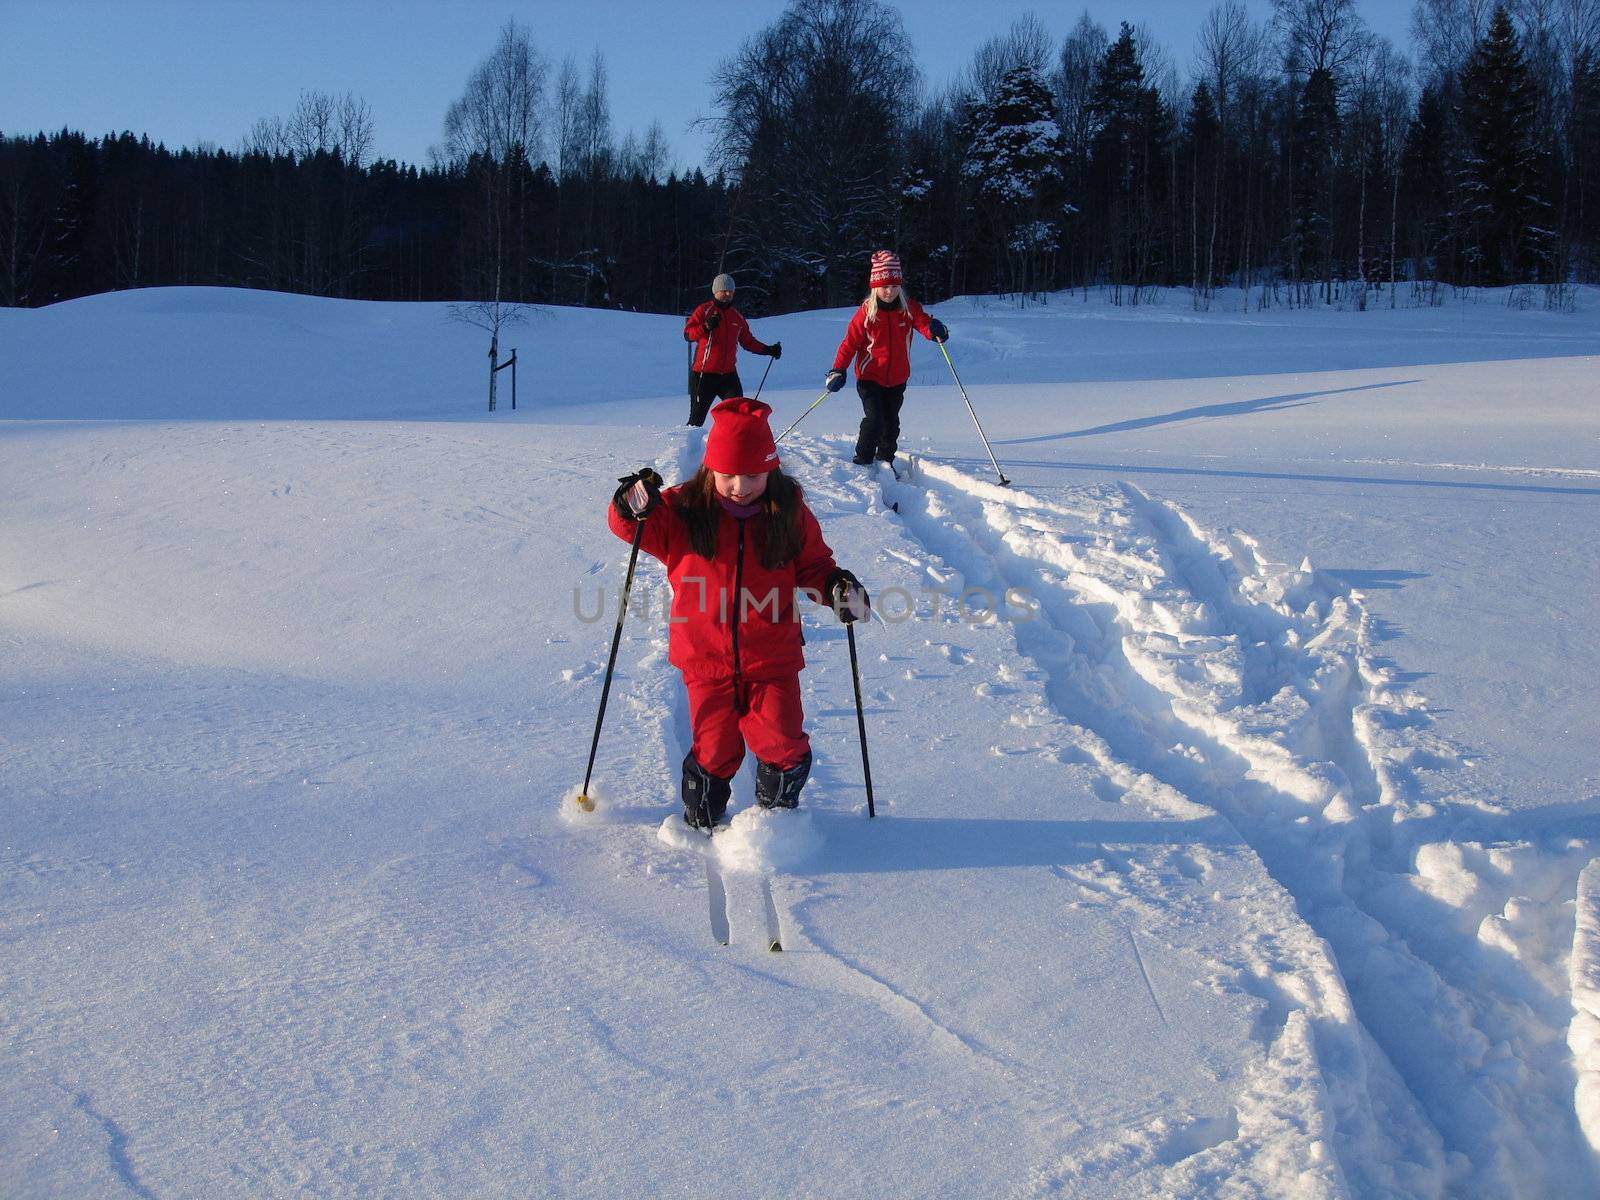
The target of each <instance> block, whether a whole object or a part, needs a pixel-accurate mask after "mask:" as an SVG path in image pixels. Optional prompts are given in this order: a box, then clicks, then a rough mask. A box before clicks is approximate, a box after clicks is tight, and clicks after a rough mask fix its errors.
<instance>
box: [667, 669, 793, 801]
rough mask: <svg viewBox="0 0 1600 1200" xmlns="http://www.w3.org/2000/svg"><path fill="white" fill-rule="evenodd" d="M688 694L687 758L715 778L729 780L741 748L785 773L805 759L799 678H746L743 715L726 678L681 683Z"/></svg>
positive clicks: (740, 756)
mask: <svg viewBox="0 0 1600 1200" xmlns="http://www.w3.org/2000/svg"><path fill="white" fill-rule="evenodd" d="M683 682H684V685H685V686H686V687H687V688H688V689H689V729H690V732H691V733H692V734H693V736H694V746H693V748H692V749H691V750H690V753H691V754H692V755H694V758H695V760H696V761H697V762H698V763H699V764H700V765H701V766H702V767H704V768H705V769H706V772H707V774H710V775H714V776H716V777H717V778H719V779H731V778H733V776H734V775H735V774H736V773H737V772H738V770H739V764H740V763H742V762H743V761H744V753H745V748H746V747H749V750H750V752H751V753H752V754H754V755H755V756H756V758H757V759H758V760H759V761H761V762H764V763H768V764H770V765H771V766H774V767H777V768H778V769H779V770H782V771H787V770H788V769H789V768H791V767H793V766H796V765H797V764H799V763H800V762H801V761H803V760H808V759H809V758H810V756H811V739H810V738H808V737H807V736H806V731H805V711H804V709H802V707H801V705H800V676H799V675H791V676H789V677H788V678H787V679H746V680H745V681H744V683H743V689H744V698H745V704H746V705H747V708H746V711H745V712H744V713H743V714H741V713H739V712H738V711H737V710H736V709H735V708H734V703H733V681H732V680H731V679H714V680H700V679H685V680H684V681H683Z"/></svg>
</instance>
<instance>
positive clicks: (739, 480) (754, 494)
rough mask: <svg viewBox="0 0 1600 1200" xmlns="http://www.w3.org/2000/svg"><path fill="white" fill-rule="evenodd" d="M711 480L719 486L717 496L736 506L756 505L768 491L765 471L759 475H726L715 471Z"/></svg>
mask: <svg viewBox="0 0 1600 1200" xmlns="http://www.w3.org/2000/svg"><path fill="white" fill-rule="evenodd" d="M711 480H712V482H713V483H715V484H716V485H717V495H719V496H721V497H722V498H723V499H724V500H731V501H733V503H735V504H754V503H755V502H756V501H757V500H759V499H760V498H761V495H762V493H763V492H765V491H766V490H767V472H765V471H763V472H761V474H759V475H724V474H723V473H722V472H721V471H713V472H711Z"/></svg>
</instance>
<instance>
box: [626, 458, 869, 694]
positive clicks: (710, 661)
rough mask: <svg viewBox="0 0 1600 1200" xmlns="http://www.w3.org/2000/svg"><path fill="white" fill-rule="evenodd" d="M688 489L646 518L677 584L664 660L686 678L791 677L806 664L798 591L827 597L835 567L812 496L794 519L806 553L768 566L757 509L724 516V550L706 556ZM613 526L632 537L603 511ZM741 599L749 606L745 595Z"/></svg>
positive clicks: (673, 492)
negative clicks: (682, 511) (690, 522)
mask: <svg viewBox="0 0 1600 1200" xmlns="http://www.w3.org/2000/svg"><path fill="white" fill-rule="evenodd" d="M682 491H683V488H682V487H681V486H679V487H674V488H668V489H667V490H666V491H664V492H662V493H661V504H660V505H659V506H658V507H657V508H656V509H655V510H654V511H653V512H651V514H650V515H649V516H648V517H646V518H645V520H644V532H643V534H642V535H641V536H640V539H639V546H640V548H641V549H642V550H644V551H645V553H647V554H650V555H653V556H654V557H656V558H659V559H660V560H661V561H662V562H663V563H665V564H666V568H667V579H668V580H669V581H670V582H671V583H672V613H671V617H670V626H669V633H668V638H667V659H668V661H669V662H671V663H672V665H673V666H675V667H677V668H678V670H680V671H682V672H683V674H684V677H685V678H687V679H696V680H708V681H725V680H733V681H735V682H738V681H741V680H745V679H767V680H771V679H784V678H787V677H788V676H791V675H794V674H796V673H798V672H799V671H800V670H801V668H803V667H804V666H805V665H806V661H805V655H804V653H802V651H801V649H800V646H801V639H800V617H799V614H798V612H797V610H796V606H795V599H796V597H795V592H796V589H805V590H806V591H807V592H809V593H811V594H812V596H813V597H814V598H820V597H822V596H823V595H824V592H825V589H826V587H827V584H828V578H829V576H831V575H832V574H833V573H834V572H835V571H836V570H838V564H837V563H835V562H834V561H833V551H832V550H830V549H829V548H828V544H827V543H826V542H824V541H823V540H822V528H821V527H820V526H819V525H818V524H817V518H816V517H815V516H813V515H812V512H811V510H810V509H809V508H807V507H806V504H805V501H804V500H802V501H801V502H800V509H799V512H798V513H797V514H796V520H797V521H798V523H799V526H800V552H799V553H798V554H797V555H795V557H794V558H792V559H790V560H789V561H788V562H787V563H785V564H784V565H783V566H781V567H777V568H774V569H768V568H766V567H763V566H762V565H761V544H762V526H763V525H764V524H765V521H766V519H767V518H764V517H762V516H760V515H757V516H753V517H750V518H748V519H746V520H742V521H741V520H740V519H738V518H737V517H735V516H733V515H731V514H730V513H726V512H723V513H720V514H719V516H718V520H717V552H716V554H715V556H713V557H712V558H709V559H708V558H702V557H700V555H698V554H696V553H695V552H694V549H693V548H692V547H691V546H690V545H689V530H688V527H687V526H686V525H685V524H684V523H683V518H682V517H681V516H680V515H679V513H678V506H679V504H680V503H681V501H680V498H679V494H680V493H681V492H682ZM606 519H607V522H608V523H609V524H610V526H611V532H612V533H614V534H616V535H617V536H618V537H619V538H621V539H622V540H623V541H625V542H632V541H633V533H634V522H633V521H630V520H626V519H624V518H623V517H622V516H620V515H619V514H618V513H617V510H616V509H615V508H614V507H612V506H609V505H608V506H607V508H606ZM741 594H742V598H743V603H742V604H740V603H739V600H740V598H741Z"/></svg>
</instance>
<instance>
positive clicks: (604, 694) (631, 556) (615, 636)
mask: <svg viewBox="0 0 1600 1200" xmlns="http://www.w3.org/2000/svg"><path fill="white" fill-rule="evenodd" d="M643 537H644V522H643V521H639V522H638V523H637V525H636V526H635V528H634V531H633V548H632V549H631V550H629V551H628V575H627V578H625V579H624V580H623V581H622V604H621V606H620V607H619V608H618V610H617V628H616V631H615V632H614V633H612V635H611V657H610V658H608V659H606V680H605V684H604V685H603V686H602V687H601V688H600V711H599V712H597V713H596V714H595V717H594V739H593V740H592V741H591V742H590V743H589V765H588V766H587V767H585V768H584V771H583V788H582V790H580V791H579V792H578V795H577V804H578V807H579V808H581V809H583V811H584V812H593V811H594V801H593V800H591V799H590V798H589V777H590V775H592V774H593V773H594V754H595V751H596V750H598V749H599V748H600V725H601V723H602V722H604V721H605V719H606V701H607V700H609V699H610V698H611V673H612V671H614V670H615V669H616V666H617V648H618V647H619V646H621V645H622V622H623V620H624V619H625V618H626V617H627V615H628V596H629V594H630V593H631V592H632V591H633V569H634V567H635V566H636V565H637V564H638V562H639V540H640V539H641V538H643Z"/></svg>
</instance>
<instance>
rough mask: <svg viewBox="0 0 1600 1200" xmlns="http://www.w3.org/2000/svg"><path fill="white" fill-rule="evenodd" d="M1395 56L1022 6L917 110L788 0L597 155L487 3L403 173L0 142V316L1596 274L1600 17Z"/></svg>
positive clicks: (1418, 286)
mask: <svg viewBox="0 0 1600 1200" xmlns="http://www.w3.org/2000/svg"><path fill="white" fill-rule="evenodd" d="M1413 45H1414V48H1415V55H1414V57H1408V56H1407V55H1405V54H1402V53H1401V52H1400V51H1399V50H1397V49H1396V48H1395V47H1394V46H1393V45H1392V44H1390V43H1389V42H1387V41H1386V40H1384V39H1383V38H1381V37H1378V36H1376V35H1374V34H1373V33H1372V32H1371V31H1370V30H1368V29H1366V28H1365V27H1364V25H1363V23H1362V22H1361V19H1360V16H1359V13H1358V12H1357V11H1356V9H1355V5H1354V0H1273V12H1272V15H1271V18H1270V19H1269V20H1266V21H1263V22H1256V21H1254V20H1253V19H1252V18H1251V17H1250V15H1249V12H1248V10H1247V9H1246V8H1245V6H1244V4H1243V2H1242V0H1219V2H1217V3H1215V4H1214V5H1213V7H1212V8H1211V9H1210V10H1209V12H1208V13H1207V14H1206V16H1205V18H1204V20H1203V22H1202V25H1201V29H1200V33H1199V37H1198V39H1197V43H1196V45H1195V46H1194V47H1193V48H1192V60H1191V63H1190V65H1189V67H1188V69H1187V70H1184V71H1180V70H1179V68H1178V67H1177V65H1176V64H1175V62H1174V60H1173V59H1172V57H1171V55H1170V53H1169V52H1168V50H1167V49H1166V48H1165V47H1164V46H1163V45H1162V44H1161V42H1160V41H1159V39H1158V38H1157V37H1155V36H1154V35H1153V34H1152V32H1151V31H1150V30H1148V29H1146V28H1143V27H1140V26H1137V25H1132V24H1127V23H1124V24H1121V25H1120V26H1119V28H1118V29H1116V30H1114V31H1113V30H1109V29H1107V28H1106V27H1104V26H1102V25H1100V24H1099V23H1097V22H1095V21H1094V20H1092V19H1091V18H1090V17H1089V16H1088V15H1087V14H1085V15H1084V16H1083V17H1081V18H1080V19H1079V20H1078V21H1077V23H1076V24H1075V25H1074V26H1073V27H1072V29H1071V30H1070V31H1069V32H1068V33H1067V34H1066V36H1065V37H1064V38H1062V39H1059V40H1058V39H1056V38H1054V37H1053V36H1052V35H1051V34H1050V33H1049V32H1048V31H1047V29H1046V28H1045V27H1044V25H1043V24H1042V23H1041V22H1040V21H1039V20H1038V19H1037V18H1034V17H1026V18H1024V19H1022V20H1021V21H1019V22H1017V23H1016V24H1014V25H1013V26H1012V27H1011V28H1010V29H1009V31H1007V32H1006V33H1004V34H1001V35H998V36H996V37H994V38H993V39H991V40H990V41H988V42H987V43H985V44H984V45H982V46H980V47H978V48H977V50H976V51H975V52H974V54H973V57H972V60H971V62H970V64H969V65H968V67H967V69H966V70H965V71H964V72H963V73H962V76H961V78H959V79H958V80H956V81H955V82H954V83H952V84H950V85H949V86H947V87H945V88H944V89H943V90H942V91H940V92H938V93H936V94H929V93H928V92H927V91H926V89H925V88H924V87H923V81H922V80H921V78H920V74H919V71H918V68H917V65H916V61H915V56H914V51H913V48H912V45H911V42H910V38H909V37H908V35H907V33H906V31H905V27H904V24H903V22H902V20H901V17H900V15H899V13H898V11H897V10H896V9H895V8H892V7H890V6H889V5H888V4H886V3H883V2H882V0H793V2H792V3H790V5H789V6H788V8H787V9H786V10H785V11H784V12H783V14H782V15H781V16H780V17H779V18H778V19H777V20H775V21H774V22H773V23H772V24H771V25H769V26H768V27H767V28H766V29H764V30H762V31H761V32H759V33H758V34H756V35H755V36H754V37H752V38H750V39H749V40H748V41H747V42H745V43H744V44H743V45H742V46H740V47H738V48H737V50H736V51H734V53H733V54H732V55H731V56H730V57H729V58H728V59H727V60H726V61H724V62H723V63H721V64H720V65H719V66H718V68H717V70H716V72H715V74H714V75H713V77H712V78H713V79H714V81H715V83H714V88H713V100H714V104H715V115H714V116H713V117H711V118H709V123H710V125H711V133H712V149H711V155H710V159H709V162H708V163H707V164H706V165H705V167H703V168H695V169H692V170H688V171H685V172H682V173H680V172H678V171H676V170H673V169H671V164H670V154H669V152H668V150H667V139H666V136H665V134H664V133H663V131H662V130H661V128H660V126H659V124H656V125H654V126H652V127H651V129H649V130H647V131H646V132H645V133H644V134H643V135H642V136H637V135H635V134H633V133H629V134H627V135H626V136H625V137H623V138H622V139H621V140H620V141H619V140H618V139H617V137H616V136H615V134H614V132H613V130H612V128H611V122H610V116H609V102H608V89H607V78H606V65H605V59H604V56H603V54H602V53H601V52H599V51H596V53H595V55H594V56H593V58H592V60H591V61H590V62H589V63H587V64H583V65H580V64H579V63H577V62H576V61H575V60H574V59H572V58H570V57H569V58H567V59H565V60H563V61H562V62H561V63H560V64H559V66H558V67H556V68H555V69H552V68H551V65H550V63H549V62H548V61H547V59H546V58H545V57H544V55H542V54H541V53H540V51H539V50H538V48H537V46H536V45H535V43H534V41H533V38H532V35H531V33H530V32H529V31H528V30H527V29H526V28H524V27H522V26H520V25H518V24H517V23H515V22H510V23H508V24H507V25H506V26H505V27H504V28H503V29H502V30H501V31H500V33H499V36H498V38H497V40H496V42H495V43H494V45H493V47H492V49H491V50H490V52H489V53H488V54H487V56H486V57H485V59H484V60H483V62H482V63H481V64H480V65H479V67H478V68H477V69H476V70H475V71H474V72H473V74H472V75H471V77H470V78H469V79H468V80H467V81H466V84H465V86H464V88H463V90H462V92H461V95H460V97H459V98H458V99H457V100H456V101H455V102H453V103H452V104H451V105H450V107H449V108H448V110H447V112H446V113H445V114H444V120H443V123H442V128H443V137H442V140H441V143H440V144H439V145H438V146H436V147H434V148H433V150H432V151H431V152H430V155H429V162H428V163H427V164H425V165H421V166H419V165H412V164H402V163H399V162H396V161H393V160H381V159H380V160H374V159H373V158H372V156H371V149H372V144H373V141H374V133H373V120H372V115H371V112H370V109H369V108H368V107H367V105H366V104H365V103H364V102H363V101H361V100H360V99H359V98H357V97H355V96H354V95H349V94H347V95H345V96H343V97H335V96H330V95H327V94H323V93H315V92H308V93H305V94H303V95H302V96H301V98H300V102H299V104H298V105H297V107H296V108H295V110H294V111H293V112H292V113H291V114H289V116H288V117H286V118H276V117H265V118H263V119H262V120H260V121H258V122H257V123H256V125H255V126H254V127H253V128H252V129H251V130H250V131H248V133H247V134H246V135H245V136H244V137H243V139H242V140H241V142H240V144H239V146H238V147H237V148H235V149H232V150H224V149H218V148H215V147H206V146H202V147H197V148H194V149H188V148H185V149H180V150H176V151H173V150H169V149H167V148H166V147H165V146H162V145H159V144H152V143H151V141H150V140H149V139H148V138H147V137H136V136H134V135H133V134H131V133H123V134H119V135H113V136H106V137H101V138H89V137H87V136H85V135H83V134H81V133H78V132H74V131H69V130H62V131H60V132H57V133H54V134H44V133H40V134H36V135H31V136H16V135H10V136H0V304H7V305H40V304H48V303H53V302H55V301H58V300H63V299H69V298H71V297H74V296H80V295H85V294H90V293H94V292H100V291H107V290H113V289H118V288H129V287H145V286H153V285H165V284H220V285H238V286H249V287H260V288H269V289H274V290H282V291H294V292H304V293H310V294H315V295H326V296H340V297H350V298H360V299H378V300H475V301H480V302H485V303H489V304H492V305H494V306H495V307H496V309H498V306H500V305H501V304H520V303H530V302H532V303H557V304H581V305H592V306H609V307H623V308H631V309H639V310H647V311H662V312H681V311H685V310H687V309H688V308H689V307H690V306H691V305H692V304H693V303H694V302H696V301H697V300H698V299H699V298H700V297H701V296H702V295H703V293H704V291H705V287H706V283H707V281H708V280H709V278H710V277H711V275H712V274H714V273H716V271H718V270H729V271H732V272H734V273H735V274H736V275H737V276H738V278H739V281H740V297H741V305H742V306H743V307H745V308H747V309H748V310H750V311H752V312H754V313H761V312H774V311H787V310H793V309H797V308H807V307H815V306H819V305H829V304H842V303H847V302H849V301H851V300H854V299H856V298H858V297H859V295H860V294H861V292H862V291H863V290H864V287H865V275H864V270H865V267H864V264H865V262H866V258H867V256H868V255H869V254H870V252H871V251H872V250H873V249H875V248H878V247H880V246H891V247H894V248H896V249H898V251H899V252H900V255H901V258H902V259H903V261H904V263H905V266H906V270H907V277H908V284H909V286H910V287H911V288H912V290H913V291H915V292H916V293H917V294H919V295H921V296H924V297H927V298H930V299H939V298H942V297H944V296H948V295H953V294H963V293H966V294H975V293H987V292H998V293H1008V294H1015V295H1020V296H1031V295H1038V294H1041V293H1044V292H1048V291H1053V290H1059V289H1075V288H1081V287H1091V286H1103V287H1106V288H1108V289H1109V290H1110V291H1111V294H1112V295H1113V297H1114V298H1116V299H1117V300H1119V301H1128V302H1138V301H1139V300H1140V299H1141V298H1142V297H1143V296H1144V295H1145V294H1146V293H1147V292H1148V291H1149V290H1150V289H1152V288H1156V287H1170V286H1181V287H1187V288H1189V289H1191V294H1192V295H1193V296H1194V299H1195V303H1196V304H1197V305H1200V306H1204V305H1207V304H1210V303H1211V302H1212V301H1213V299H1214V298H1215V297H1216V295H1217V294H1218V292H1219V290H1220V289H1222V288H1225V287H1234V288H1244V289H1246V290H1245V293H1244V294H1245V295H1246V296H1249V297H1254V301H1255V302H1256V303H1259V304H1271V303H1284V304H1313V303H1323V304H1326V303H1341V304H1348V305H1351V306H1354V307H1364V306H1367V305H1368V304H1371V303H1378V302H1381V303H1385V304H1395V303H1400V302H1428V301H1429V300H1430V299H1434V298H1436V297H1437V289H1438V287H1439V285H1441V284H1445V285H1461V286H1474V287H1476V286H1497V285H1506V284H1527V285H1535V284H1537V285H1544V288H1545V296H1546V298H1547V299H1548V300H1550V301H1552V302H1560V301H1561V300H1562V299H1563V297H1565V296H1568V295H1569V294H1570V293H1569V292H1568V291H1567V289H1569V288H1570V285H1571V284H1572V283H1574V282H1578V281H1588V280H1593V279H1595V278H1596V275H1597V268H1600V194H1597V191H1596V188H1597V179H1596V176H1597V174H1600V170H1597V168H1600V0H1502V2H1500V3H1494V2H1492V0H1416V3H1415V8H1414V12H1413Z"/></svg>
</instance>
